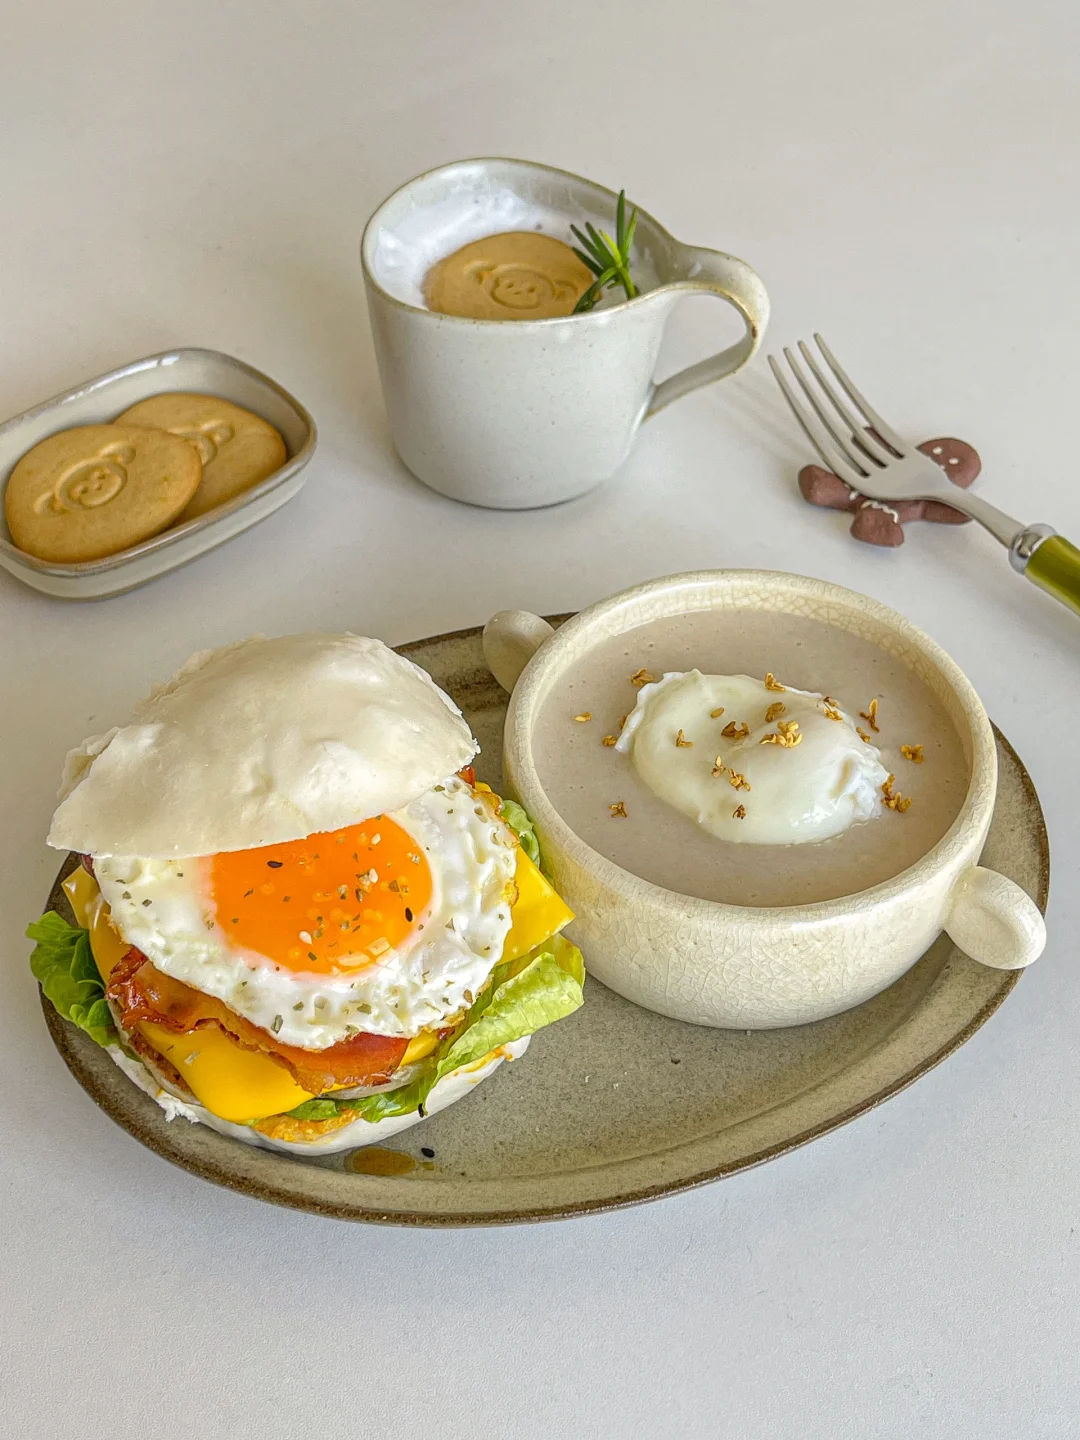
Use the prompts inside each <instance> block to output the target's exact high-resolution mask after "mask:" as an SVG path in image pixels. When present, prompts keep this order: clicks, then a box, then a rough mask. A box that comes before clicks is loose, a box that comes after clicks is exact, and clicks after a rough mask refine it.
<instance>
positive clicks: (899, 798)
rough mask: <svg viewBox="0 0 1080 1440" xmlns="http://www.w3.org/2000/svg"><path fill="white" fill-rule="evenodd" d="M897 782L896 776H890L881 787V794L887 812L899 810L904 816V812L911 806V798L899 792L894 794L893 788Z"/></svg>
mask: <svg viewBox="0 0 1080 1440" xmlns="http://www.w3.org/2000/svg"><path fill="white" fill-rule="evenodd" d="M895 781H896V776H895V775H890V776H889V778H888V779H887V780H886V781H885V783H884V784H883V785H882V787H881V794H882V798H883V799H884V801H885V808H886V809H887V810H898V811H899V812H900V814H901V815H903V813H904V811H905V810H907V809H909V808H910V806H911V796H910V795H901V794H900V792H899V791H895V792H894V791H893V788H892V787H893V784H894V783H895Z"/></svg>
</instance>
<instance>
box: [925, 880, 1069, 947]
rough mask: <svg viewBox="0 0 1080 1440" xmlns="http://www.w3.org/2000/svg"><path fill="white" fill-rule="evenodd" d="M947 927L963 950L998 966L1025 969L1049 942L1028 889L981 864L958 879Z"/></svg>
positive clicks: (949, 933) (1039, 912)
mask: <svg viewBox="0 0 1080 1440" xmlns="http://www.w3.org/2000/svg"><path fill="white" fill-rule="evenodd" d="M945 929H946V931H947V932H948V935H949V938H950V939H951V940H953V941H955V943H956V944H957V945H959V947H960V949H961V950H963V952H964V954H965V955H970V956H971V958H972V960H977V961H979V963H980V964H981V965H990V966H992V967H993V968H994V969H995V970H1022V969H1023V968H1024V966H1025V965H1030V964H1031V962H1032V961H1033V960H1037V959H1038V958H1039V956H1040V955H1041V954H1042V952H1043V946H1044V945H1045V944H1046V922H1045V921H1044V920H1043V917H1042V913H1041V911H1040V910H1039V907H1038V906H1037V905H1036V904H1035V902H1034V900H1032V899H1031V897H1030V895H1028V893H1027V891H1026V890H1021V888H1020V886H1019V885H1017V884H1015V883H1014V882H1013V881H1012V880H1007V879H1006V878H1005V876H1004V875H999V874H998V873H997V871H996V870H984V869H983V867H982V866H981V865H972V866H971V867H970V868H969V869H968V870H965V871H964V873H963V875H961V876H960V879H959V880H958V881H957V882H956V888H955V889H954V890H953V895H952V905H951V908H950V911H949V916H948V919H947V920H946V921H945Z"/></svg>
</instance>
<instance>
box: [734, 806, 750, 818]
mask: <svg viewBox="0 0 1080 1440" xmlns="http://www.w3.org/2000/svg"><path fill="white" fill-rule="evenodd" d="M731 818H732V819H733V820H745V819H746V806H745V805H736V807H735V809H734V810H732V812H731Z"/></svg>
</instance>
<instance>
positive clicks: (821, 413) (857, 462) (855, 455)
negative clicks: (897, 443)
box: [784, 345, 877, 477]
mask: <svg viewBox="0 0 1080 1440" xmlns="http://www.w3.org/2000/svg"><path fill="white" fill-rule="evenodd" d="M784 359H785V360H786V361H787V362H788V364H789V365H790V367H791V373H792V374H793V375H794V376H795V379H796V380H797V381H798V382H799V384H800V386H801V387H802V392H803V394H804V395H805V396H806V398H807V400H809V402H810V404H811V405H812V406H813V408H814V413H815V414H816V415H817V417H818V419H819V420H820V421H821V423H822V424H823V425H824V426H825V429H826V430H827V431H828V432H829V434H830V435H831V436H832V440H833V444H834V445H835V446H836V448H837V449H838V450H839V451H840V453H841V455H843V456H844V458H845V459H846V460H847V462H848V464H849V465H851V466H853V467H854V468H855V469H856V470H858V471H859V473H860V475H861V476H863V477H865V476H868V475H869V474H871V472H872V471H875V470H876V469H877V466H876V465H874V463H873V462H872V461H871V460H869V459H868V458H867V457H866V455H865V454H864V453H863V452H862V451H861V450H860V449H859V447H858V445H857V444H856V443H855V440H854V437H852V436H849V435H842V434H841V433H840V431H839V430H838V429H837V428H836V426H835V425H834V424H833V422H832V419H831V417H830V415H829V412H828V410H826V408H825V407H824V406H823V405H822V403H821V401H820V400H819V399H818V397H817V392H816V391H815V389H814V387H813V386H812V385H811V384H810V381H809V380H808V379H807V378H806V375H805V374H804V373H803V370H802V367H801V366H800V364H799V362H798V361H797V360H796V359H795V356H794V355H793V354H792V353H791V350H790V349H789V348H788V347H787V346H786V345H785V346H784Z"/></svg>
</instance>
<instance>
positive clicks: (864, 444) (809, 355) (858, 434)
mask: <svg viewBox="0 0 1080 1440" xmlns="http://www.w3.org/2000/svg"><path fill="white" fill-rule="evenodd" d="M799 351H800V353H801V354H802V357H803V359H804V360H805V361H806V363H807V365H809V366H810V369H811V370H812V371H813V375H814V379H815V380H816V381H817V382H818V384H819V385H820V386H821V388H822V390H823V391H824V392H825V396H826V398H827V399H828V400H829V401H830V402H831V403H832V407H833V409H834V410H835V411H836V413H837V414H838V415H839V416H840V418H841V420H843V422H844V424H845V425H846V426H847V427H848V429H849V430H850V431H851V438H852V439H853V440H854V441H855V444H856V445H858V447H859V449H860V450H864V451H865V452H866V454H867V455H868V456H869V457H870V459H871V460H875V461H876V462H877V463H878V464H879V465H888V463H889V462H890V460H895V459H896V456H895V455H893V453H892V451H891V450H889V449H888V448H887V446H885V445H883V444H882V443H881V441H880V440H875V439H874V437H873V435H871V434H870V433H869V432H868V431H867V429H866V425H865V423H864V422H863V421H862V420H860V419H859V417H858V416H857V415H856V414H855V413H854V412H853V411H852V410H850V409H849V408H848V406H847V405H845V404H844V402H843V400H842V399H841V398H840V396H839V395H838V394H837V393H836V390H835V388H834V387H833V386H832V385H830V384H829V381H828V379H827V378H826V376H825V375H824V374H823V373H822V369H821V366H820V365H819V364H818V363H817V361H816V360H815V359H814V352H813V351H812V350H811V349H810V346H809V345H807V343H806V341H805V340H800V341H799Z"/></svg>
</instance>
